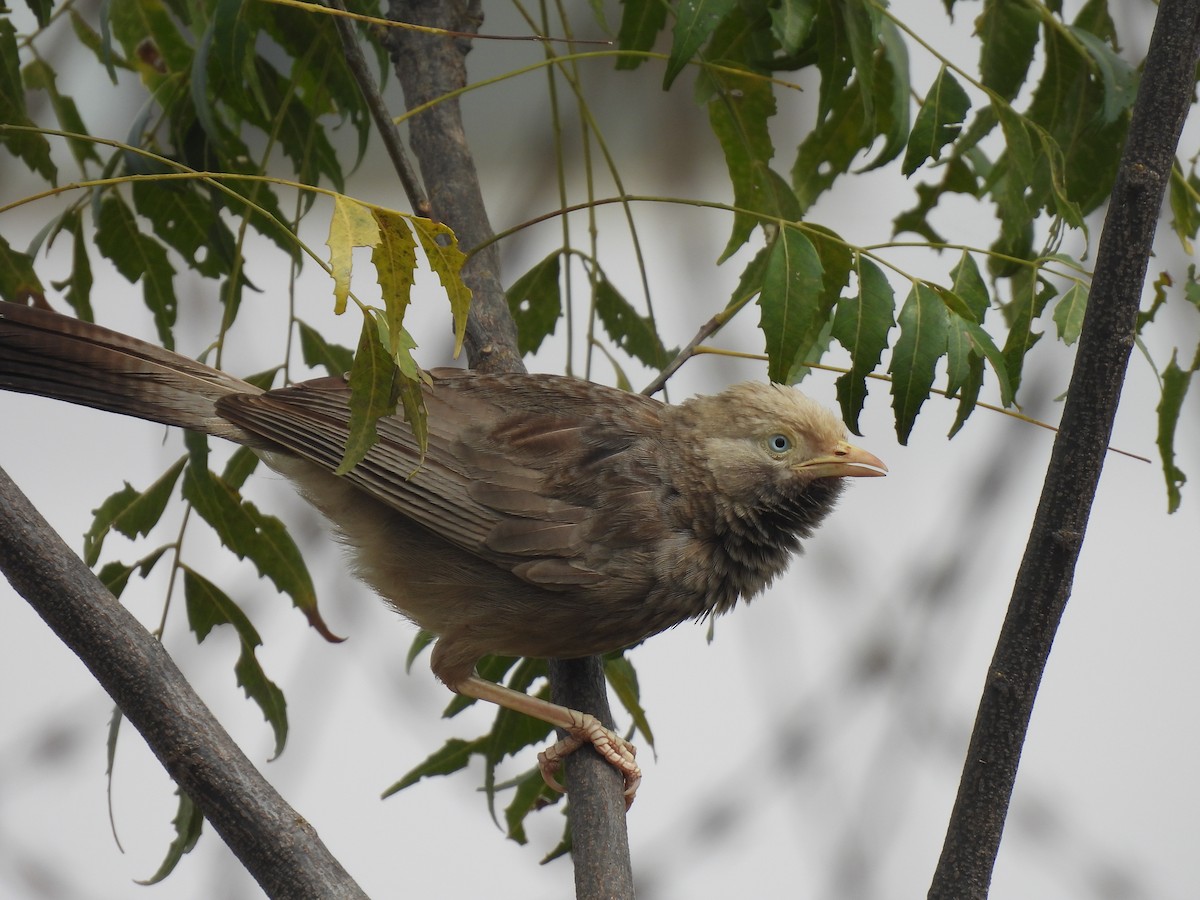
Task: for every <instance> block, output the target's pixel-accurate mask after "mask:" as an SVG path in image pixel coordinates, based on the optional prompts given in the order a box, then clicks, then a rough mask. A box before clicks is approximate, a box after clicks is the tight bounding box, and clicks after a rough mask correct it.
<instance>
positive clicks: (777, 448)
mask: <svg viewBox="0 0 1200 900" xmlns="http://www.w3.org/2000/svg"><path fill="white" fill-rule="evenodd" d="M767 449H769V450H770V451H771V452H772V453H787V452H788V451H789V450H791V449H792V439H791V438H789V437H788V436H787V435H786V434H773V435H771V436H770V437H769V438H767Z"/></svg>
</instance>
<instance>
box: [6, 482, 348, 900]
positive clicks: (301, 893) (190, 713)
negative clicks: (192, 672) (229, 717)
mask: <svg viewBox="0 0 1200 900" xmlns="http://www.w3.org/2000/svg"><path fill="white" fill-rule="evenodd" d="M0 522H3V523H4V527H3V528H0V570H3V572H4V574H5V575H6V576H7V577H8V580H9V581H10V582H12V585H13V587H14V588H15V589H16V590H17V592H18V593H19V594H21V596H23V597H24V598H25V599H26V600H27V601H29V604H30V606H32V607H33V608H34V609H35V610H36V611H37V613H38V615H40V616H41V617H42V618H43V619H44V620H45V621H46V624H48V625H49V626H50V627H51V628H52V629H53V630H54V633H55V634H57V635H58V637H59V638H60V639H61V640H62V642H63V643H64V644H66V645H67V646H68V647H70V648H71V650H72V651H74V652H75V654H76V655H77V656H79V658H80V659H81V660H83V663H84V665H86V666H87V667H88V669H89V670H90V671H91V673H92V674H93V675H94V676H95V678H96V680H97V681H98V682H100V684H101V686H102V687H103V688H104V689H105V690H106V691H108V693H109V695H110V696H111V697H112V698H113V700H114V701H115V702H116V704H117V706H119V707H120V708H121V712H122V713H123V714H124V715H125V718H127V719H128V720H129V721H130V722H131V723H132V724H133V726H134V727H135V728H137V730H138V731H139V732H141V734H142V737H144V738H145V739H146V743H147V744H149V746H150V749H151V750H152V751H153V752H154V754H155V756H157V757H158V759H159V761H160V762H161V763H162V764H163V767H164V768H166V770H167V772H168V774H169V775H170V776H171V778H173V779H174V780H175V783H176V784H178V785H179V786H180V787H181V788H182V789H183V790H185V791H186V792H187V794H188V796H189V797H191V798H192V801H193V802H194V803H195V804H196V806H197V807H198V808H199V809H200V811H201V812H203V813H204V817H205V818H206V819H208V821H209V822H210V823H211V824H212V826H213V827H214V828H215V829H216V830H217V832H218V833H219V834H220V835H221V837H222V838H223V839H224V841H225V843H226V844H228V845H229V848H230V849H231V850H232V851H233V852H234V853H235V854H236V855H237V857H238V859H240V860H241V861H242V863H243V865H245V866H246V868H247V870H249V872H250V874H251V875H253V876H254V878H255V879H256V880H257V881H258V883H259V884H260V885H261V886H262V889H263V890H264V891H265V892H266V894H267V896H269V897H275V898H297V900H299V898H303V897H315V896H320V897H331V898H347V900H349V898H365V897H366V894H364V893H363V892H362V890H361V889H360V888H359V887H358V885H357V884H355V883H354V881H353V879H351V878H350V876H349V875H348V874H346V871H345V870H344V869H343V868H342V866H341V864H340V863H338V861H337V860H336V859H335V858H334V857H333V856H332V855H331V854H330V852H329V851H328V849H326V847H325V845H324V844H323V843H322V842H321V840H320V838H319V837H317V833H316V831H315V830H314V829H313V827H312V826H311V825H309V824H308V822H306V821H305V820H304V818H303V817H302V816H300V815H299V814H298V813H297V812H296V811H295V810H294V809H292V807H290V806H289V805H288V804H287V802H286V801H285V800H284V799H283V798H282V797H281V796H279V794H278V793H277V792H276V791H275V789H274V788H273V787H271V785H270V784H269V783H268V782H267V780H266V779H265V778H263V777H262V775H261V774H259V772H258V770H257V769H255V767H254V766H253V764H251V762H250V761H249V760H248V759H246V757H245V755H244V754H243V753H242V751H241V750H240V749H239V748H238V746H237V744H236V743H234V741H233V739H232V738H230V736H229V735H228V733H227V732H226V731H225V729H224V728H222V727H221V724H220V723H219V722H218V721H217V720H216V719H215V718H214V717H213V715H212V713H211V712H210V711H209V710H208V707H206V706H205V705H204V703H203V701H201V700H200V698H199V697H198V696H196V693H195V692H194V691H193V690H192V688H191V687H190V686H189V685H188V683H187V681H186V680H185V679H184V677H183V673H181V672H180V671H179V669H178V668H177V667H176V665H175V663H174V662H173V661H172V659H171V657H170V656H169V655H168V654H167V651H166V650H164V649H163V647H162V644H160V643H159V642H158V641H157V640H155V639H154V638H153V637H152V636H151V635H150V633H149V632H147V631H146V629H145V628H143V627H142V625H141V623H140V622H138V620H137V619H136V618H134V617H133V615H132V614H131V613H130V612H129V611H128V610H126V609H125V607H123V606H121V604H120V603H118V602H117V600H116V599H115V598H114V597H113V595H112V594H111V593H109V592H108V590H107V589H106V588H105V587H104V585H102V584H101V583H100V582H99V581H98V580H97V579H96V576H95V575H93V574H92V572H91V571H90V570H89V569H88V567H87V566H85V565H84V564H83V562H82V561H81V560H80V559H79V558H78V557H77V556H76V555H75V554H74V553H73V552H72V551H71V549H70V548H69V547H68V546H67V545H66V544H65V543H64V542H63V540H62V539H61V538H60V537H59V536H58V535H57V534H56V533H55V532H54V530H53V529H52V528H51V527H50V526H49V525H48V524H47V523H46V521H45V520H44V519H43V518H42V517H41V515H40V514H39V513H38V511H37V510H36V509H34V507H33V505H32V504H30V502H29V501H28V499H26V497H25V495H24V494H22V493H21V491H20V490H19V489H18V488H17V486H16V485H14V484H13V483H12V481H11V479H9V477H8V475H7V473H5V472H4V471H3V470H0Z"/></svg>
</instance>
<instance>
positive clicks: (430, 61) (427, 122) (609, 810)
mask: <svg viewBox="0 0 1200 900" xmlns="http://www.w3.org/2000/svg"><path fill="white" fill-rule="evenodd" d="M388 17H389V18H390V19H392V20H393V21H397V22H410V23H415V24H420V25H431V26H435V27H438V28H443V29H446V30H449V31H456V32H469V33H475V32H476V31H477V30H478V27H479V24H480V23H481V22H482V20H483V16H482V13H481V11H480V8H479V3H478V0H473V2H471V3H465V2H461V0H454V2H445V0H391V4H390V6H389V10H388ZM387 43H388V50H389V52H390V53H391V58H392V63H393V65H394V67H395V70H396V74H397V76H398V78H399V80H400V83H401V85H402V86H403V89H404V99H405V103H406V104H407V106H408V108H409V109H414V108H416V107H418V106H421V105H423V104H425V103H429V102H431V101H438V100H439V98H441V97H443V96H445V95H446V94H447V93H448V92H450V91H453V90H456V89H458V88H461V87H463V86H464V85H465V84H466V83H467V75H466V65H465V59H466V54H467V52H468V51H469V50H470V41H469V40H467V39H465V38H452V37H445V36H439V35H430V34H424V33H421V32H416V31H409V30H405V29H400V28H397V29H393V30H392V32H391V34H390V35H389V37H388V38H387ZM409 131H410V139H411V143H412V147H413V152H414V155H415V156H416V157H417V164H418V166H419V167H420V170H421V175H422V179H423V181H424V183H425V191H426V195H427V196H428V197H429V199H430V205H431V206H432V212H433V215H434V217H435V218H437V219H438V220H439V221H441V222H444V223H445V224H447V225H449V226H450V227H451V228H452V229H453V230H454V233H455V235H456V236H457V237H458V240H459V243H460V244H461V245H462V246H464V247H478V246H480V245H481V244H483V243H485V242H487V241H489V240H490V239H491V238H492V237H493V236H494V234H493V231H492V227H491V224H490V222H489V221H488V217H487V211H486V209H485V207H484V203H483V192H482V190H481V188H480V184H479V175H478V173H477V172H476V170H475V162H474V160H473V158H472V156H471V151H470V147H469V146H468V143H467V138H466V133H465V130H464V128H463V122H462V115H461V111H460V107H459V103H458V101H457V99H451V100H442V101H440V102H437V103H436V104H435V105H434V106H432V107H430V108H429V109H426V110H424V111H422V112H420V113H419V114H417V115H416V116H413V117H412V118H411V119H410V120H409ZM462 274H463V280H464V281H465V282H466V284H467V286H468V287H469V288H470V289H471V294H472V299H471V313H470V317H469V319H468V321H467V334H466V341H465V344H466V349H467V358H468V360H469V361H470V364H471V366H472V368H476V369H481V370H484V371H501V372H523V371H525V365H524V363H523V362H522V361H521V354H520V352H519V351H518V349H517V330H516V326H515V324H514V323H513V320H512V316H511V315H510V314H509V310H508V301H507V299H506V297H505V294H504V290H503V288H502V287H501V282H500V255H499V252H498V250H497V249H496V247H495V245H494V244H493V245H491V246H488V247H487V248H486V249H484V250H481V251H479V252H477V253H472V254H471V257H470V260H469V261H468V263H467V265H466V266H464V267H463V273H462ZM550 681H551V685H552V690H553V692H554V700H555V702H556V703H560V704H562V705H563V706H569V707H571V708H572V709H578V710H582V711H584V712H589V713H591V714H592V715H594V716H596V717H597V718H598V719H600V720H601V721H602V722H605V723H606V724H608V725H611V724H612V712H611V711H610V709H609V705H608V695H607V692H606V691H605V687H604V668H603V664H602V662H601V660H600V659H599V658H596V657H593V658H589V659H577V660H558V661H553V662H552V664H551V667H550ZM566 782H567V789H568V792H569V795H570V807H569V816H570V823H571V837H572V850H571V854H572V859H573V861H574V865H575V891H576V897H577V898H579V900H610V898H611V900H615V898H624V897H632V896H633V873H632V869H631V865H630V860H629V843H628V837H627V835H626V831H625V800H624V797H623V795H622V779H621V778H620V777H619V776H618V775H617V773H616V772H615V771H614V770H613V769H612V767H611V766H609V765H608V763H606V762H604V761H603V760H602V759H601V758H600V757H599V755H597V754H596V752H595V751H594V750H593V749H592V748H591V747H590V746H588V747H584V748H582V749H581V750H579V751H578V752H576V753H574V754H572V755H571V756H570V757H569V758H568V760H567V764H566Z"/></svg>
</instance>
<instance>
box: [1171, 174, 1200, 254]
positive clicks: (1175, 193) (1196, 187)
mask: <svg viewBox="0 0 1200 900" xmlns="http://www.w3.org/2000/svg"><path fill="white" fill-rule="evenodd" d="M1169 197H1170V202H1171V215H1172V216H1174V219H1173V221H1172V222H1171V227H1172V228H1173V229H1174V230H1175V235H1176V237H1178V238H1179V243H1180V244H1182V245H1183V252H1184V253H1186V254H1187V255H1188V256H1191V255H1192V253H1193V252H1194V248H1193V246H1192V239H1193V238H1195V237H1196V232H1197V231H1200V200H1198V199H1197V198H1200V178H1198V177H1197V176H1196V169H1195V166H1193V167H1192V171H1191V173H1190V174H1188V175H1186V176H1185V175H1184V174H1183V169H1182V168H1181V167H1180V165H1179V161H1178V160H1176V161H1175V164H1174V165H1173V166H1172V167H1171V185H1170V188H1169Z"/></svg>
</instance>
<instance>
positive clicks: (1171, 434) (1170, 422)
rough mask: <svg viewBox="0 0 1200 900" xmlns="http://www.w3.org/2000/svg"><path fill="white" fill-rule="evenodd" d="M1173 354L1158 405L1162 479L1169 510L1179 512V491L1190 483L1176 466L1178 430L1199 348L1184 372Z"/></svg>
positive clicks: (1197, 361)
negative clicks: (1188, 367)
mask: <svg viewBox="0 0 1200 900" xmlns="http://www.w3.org/2000/svg"><path fill="white" fill-rule="evenodd" d="M1175 357H1176V354H1175V353H1172V354H1171V361H1170V362H1169V363H1167V367H1166V368H1165V369H1164V370H1163V373H1162V399H1160V400H1159V402H1158V441H1157V443H1158V453H1159V456H1160V457H1161V458H1162V464H1163V476H1164V477H1165V478H1166V481H1167V511H1168V512H1175V511H1176V510H1177V509H1179V503H1180V500H1181V495H1180V491H1179V489H1180V488H1181V487H1182V486H1183V483H1184V482H1185V481H1187V476H1186V475H1185V474H1184V473H1183V470H1182V469H1181V468H1179V466H1178V465H1176V464H1175V428H1176V426H1177V425H1178V424H1179V414H1180V412H1181V411H1182V409H1183V398H1184V397H1185V396H1186V395H1187V390H1188V387H1189V386H1190V385H1191V382H1192V375H1194V374H1195V372H1196V368H1197V365H1198V364H1200V348H1198V349H1197V352H1196V360H1195V361H1193V363H1192V367H1191V368H1190V369H1187V370H1185V369H1181V368H1180V367H1179V364H1178V363H1177V362H1176V361H1175Z"/></svg>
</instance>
